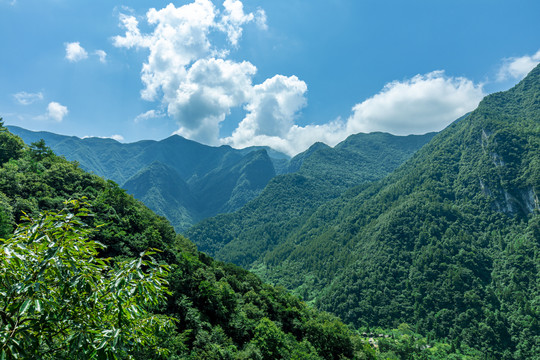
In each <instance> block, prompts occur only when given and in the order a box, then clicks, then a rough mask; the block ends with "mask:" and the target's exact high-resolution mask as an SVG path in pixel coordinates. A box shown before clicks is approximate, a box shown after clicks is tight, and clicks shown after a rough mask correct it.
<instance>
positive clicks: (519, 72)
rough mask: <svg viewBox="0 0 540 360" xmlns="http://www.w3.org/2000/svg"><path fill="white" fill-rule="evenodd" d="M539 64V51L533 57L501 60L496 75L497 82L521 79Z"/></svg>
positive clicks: (526, 56)
mask: <svg viewBox="0 0 540 360" xmlns="http://www.w3.org/2000/svg"><path fill="white" fill-rule="evenodd" d="M539 63H540V50H538V51H537V52H536V54H534V55H530V56H529V55H525V56H522V57H511V58H507V59H504V60H503V65H502V66H501V68H500V69H499V73H498V74H497V80H498V81H504V80H507V79H519V80H521V79H523V78H524V77H525V75H527V74H528V73H529V72H530V71H531V70H532V69H534V67H535V66H536V65H538V64H539Z"/></svg>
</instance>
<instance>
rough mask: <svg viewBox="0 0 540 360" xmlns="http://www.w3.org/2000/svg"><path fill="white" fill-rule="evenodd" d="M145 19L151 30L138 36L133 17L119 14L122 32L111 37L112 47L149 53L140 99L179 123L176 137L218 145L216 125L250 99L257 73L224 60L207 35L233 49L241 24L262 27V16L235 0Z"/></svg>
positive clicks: (200, 0)
mask: <svg viewBox="0 0 540 360" xmlns="http://www.w3.org/2000/svg"><path fill="white" fill-rule="evenodd" d="M146 20H147V22H148V23H149V24H150V25H153V26H154V29H153V31H152V32H151V33H148V34H142V33H141V32H140V30H139V24H138V21H137V19H136V18H135V17H134V16H131V15H124V14H122V15H120V22H121V26H122V27H123V28H124V29H125V30H126V31H125V34H124V35H123V36H116V37H114V38H113V43H114V45H115V46H117V47H126V48H143V49H148V50H149V55H148V59H147V61H146V62H145V63H144V64H143V67H142V75H141V79H142V81H143V83H144V89H143V90H142V91H141V97H142V98H143V99H145V100H149V101H156V100H160V101H161V102H162V103H163V104H164V105H165V106H166V107H167V112H168V115H169V116H171V117H173V118H174V119H175V120H176V121H177V122H178V124H179V129H178V130H177V131H176V133H178V134H180V135H182V136H185V137H187V138H190V139H194V140H197V141H201V142H205V143H208V144H217V143H218V135H219V124H220V123H221V122H222V121H223V120H224V119H225V117H226V116H227V115H228V114H230V112H231V108H233V107H237V106H241V105H242V104H244V103H246V102H247V101H248V100H249V98H250V94H251V92H252V91H253V86H252V78H253V75H254V74H255V72H256V70H257V69H256V67H255V66H254V65H252V64H251V63H249V62H246V61H243V62H236V61H232V60H229V59H226V57H227V56H228V54H229V49H227V48H217V47H215V46H214V45H213V44H212V43H211V41H210V38H211V35H212V34H215V33H217V34H220V33H221V34H224V35H226V38H227V39H228V42H229V44H230V45H232V46H237V45H238V41H239V39H240V37H241V36H242V27H243V26H244V25H245V24H246V23H248V22H256V23H257V24H259V26H264V25H265V24H266V22H265V17H264V12H263V11H262V10H260V11H258V12H256V13H245V12H244V9H243V4H242V2H241V1H239V0H225V1H224V2H223V9H222V10H221V11H220V10H219V9H217V8H216V7H215V6H214V4H213V3H212V2H211V1H210V0H195V1H193V2H192V3H189V4H186V5H183V6H180V7H178V8H177V7H175V6H174V5H173V4H169V5H168V6H166V7H165V8H163V9H161V10H156V9H150V10H149V11H148V12H147V14H146Z"/></svg>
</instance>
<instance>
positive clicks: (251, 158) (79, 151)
mask: <svg viewBox="0 0 540 360" xmlns="http://www.w3.org/2000/svg"><path fill="white" fill-rule="evenodd" d="M8 128H9V130H10V131H11V132H12V133H14V134H16V135H18V136H20V137H21V138H22V139H23V140H24V141H25V142H26V143H27V144H30V143H32V142H36V141H39V140H40V139H44V140H45V142H46V144H47V146H49V147H50V148H51V149H52V150H53V151H54V152H55V153H57V154H59V155H63V156H65V157H66V159H68V160H72V161H77V162H78V163H79V164H80V165H81V167H82V168H83V169H85V170H87V171H90V172H93V173H95V174H97V175H99V176H103V177H105V178H107V179H111V180H113V181H115V182H116V183H118V184H119V185H120V186H121V187H123V188H125V189H127V190H128V192H130V193H132V194H133V195H135V197H136V198H137V199H141V200H142V201H143V202H144V203H145V204H146V205H147V206H148V207H150V208H151V209H152V210H154V211H156V213H158V214H159V215H162V216H165V217H167V218H168V219H169V220H170V221H171V223H172V224H173V225H174V227H175V229H176V230H177V231H182V230H184V229H186V228H187V227H189V226H191V225H193V224H194V223H196V222H197V221H199V220H201V219H203V218H205V217H208V216H213V215H216V214H218V213H222V212H227V211H234V210H236V209H239V208H240V207H241V206H242V205H244V204H245V203H246V202H248V201H249V200H251V199H253V198H254V197H255V196H257V195H258V194H259V193H260V192H261V191H262V189H263V188H264V187H265V186H266V184H267V183H268V181H269V180H270V179H271V178H272V177H274V176H275V174H276V169H275V168H276V167H277V168H278V169H283V168H285V167H286V164H287V162H288V157H287V155H284V154H281V153H279V152H277V151H274V150H269V149H266V148H264V147H251V148H246V149H242V150H237V149H233V148H231V147H230V146H220V147H212V146H206V145H203V144H200V143H197V142H195V141H191V140H187V139H184V138H182V137H180V136H171V137H169V138H167V139H164V140H161V141H139V142H136V143H130V144H122V143H119V142H117V141H115V140H112V139H101V138H85V139H80V138H77V137H74V136H63V135H57V134H53V133H49V132H44V131H40V132H33V131H29V130H25V129H22V128H19V127H16V126H9V127H8ZM268 154H271V155H272V157H270V156H269V155H268Z"/></svg>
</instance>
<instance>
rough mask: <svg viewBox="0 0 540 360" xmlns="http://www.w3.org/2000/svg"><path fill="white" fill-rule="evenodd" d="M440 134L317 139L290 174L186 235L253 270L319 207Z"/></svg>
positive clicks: (384, 171) (376, 176)
mask: <svg viewBox="0 0 540 360" xmlns="http://www.w3.org/2000/svg"><path fill="white" fill-rule="evenodd" d="M434 135H435V134H434V133H430V134H426V135H410V136H394V135H390V134H386V133H371V134H356V135H351V136H350V137H349V138H347V139H346V140H345V141H343V142H341V143H340V144H338V145H336V146H335V147H334V148H331V147H329V146H327V145H325V144H322V143H316V144H314V145H312V146H311V147H310V148H309V149H308V150H306V151H305V152H303V153H301V154H298V155H297V156H295V157H294V158H292V159H291V160H290V161H289V164H288V171H289V172H291V173H290V174H284V175H280V176H276V177H275V178H274V179H272V180H271V181H270V182H269V183H268V185H267V186H266V188H265V189H264V191H263V192H262V193H261V194H260V195H259V196H258V197H257V198H255V199H254V200H253V201H251V202H249V203H248V204H246V205H245V206H244V207H243V208H242V209H240V210H238V211H237V212H235V213H233V214H224V215H219V216H217V217H215V218H211V219H207V220H204V221H202V222H201V223H199V224H197V225H196V226H194V227H193V228H191V229H190V230H189V231H188V232H187V233H186V234H187V236H188V237H189V238H190V239H191V240H192V241H193V242H195V243H196V244H197V246H199V249H200V250H201V251H204V252H207V253H209V254H211V255H212V256H216V257H217V258H218V259H221V260H225V261H232V262H234V263H236V264H239V265H242V266H244V267H247V268H249V267H250V266H252V264H253V263H254V262H255V261H257V260H259V261H260V260H261V259H262V258H263V257H264V256H265V254H266V253H267V252H268V251H270V250H272V249H273V248H274V247H275V246H276V245H279V244H281V243H283V242H284V241H285V239H286V238H287V237H288V236H289V234H290V233H291V232H292V231H293V229H295V228H298V227H299V226H300V224H302V223H303V222H304V221H305V220H306V219H307V217H309V216H310V215H311V214H312V213H313V211H315V209H316V208H317V207H318V206H320V205H321V204H323V203H324V202H326V201H328V200H330V199H334V198H336V197H338V196H339V195H340V194H342V193H343V192H344V191H345V190H347V189H349V188H351V187H353V186H355V185H358V184H362V183H367V182H370V181H375V180H378V179H381V178H382V177H384V176H386V175H388V174H389V173H391V172H392V171H393V170H394V169H395V168H397V167H398V166H399V165H401V164H402V163H403V162H404V161H405V160H407V159H408V158H410V157H411V156H412V155H413V154H414V152H415V151H417V150H418V149H419V148H421V147H422V145H424V144H425V143H427V142H428V141H429V140H430V139H431V138H432V137H433V136H434Z"/></svg>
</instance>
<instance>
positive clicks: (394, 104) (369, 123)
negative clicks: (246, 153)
mask: <svg viewBox="0 0 540 360" xmlns="http://www.w3.org/2000/svg"><path fill="white" fill-rule="evenodd" d="M146 22H147V23H148V24H149V25H150V26H151V27H152V31H151V32H149V33H142V32H141V31H140V29H139V22H138V20H137V18H136V17H135V16H133V15H125V14H122V15H120V26H121V27H122V28H123V29H124V30H125V33H124V34H123V35H120V36H116V37H114V38H113V43H114V45H115V46H117V47H124V48H137V49H143V50H147V51H148V52H149V54H148V58H147V60H146V61H145V62H144V64H143V65H142V71H141V79H142V81H143V84H144V87H143V89H142V90H141V97H142V98H143V99H145V100H148V101H160V102H161V103H162V106H163V108H164V109H167V115H168V116H170V117H171V118H173V119H175V120H176V121H177V122H178V126H179V127H178V130H177V131H176V132H175V133H176V134H179V135H181V136H184V137H187V138H190V139H193V140H196V141H200V142H204V143H207V144H212V145H217V144H229V145H231V146H233V147H245V146H250V145H268V146H270V147H273V148H275V149H277V150H280V151H283V152H285V153H287V154H289V155H294V154H297V153H299V152H301V151H303V150H305V149H306V148H307V147H309V146H310V145H311V144H313V143H314V142H316V141H322V142H325V143H327V144H328V145H331V146H332V145H335V144H337V143H338V142H340V141H342V140H344V139H345V138H346V137H347V136H349V135H351V134H354V133H358V132H371V131H387V132H391V133H394V134H411V133H417V134H419V133H425V132H428V131H435V130H441V129H442V128H444V127H445V126H446V125H448V124H449V123H450V122H451V121H453V120H455V119H457V118H458V117H460V116H461V115H463V114H465V113H466V112H468V111H471V110H473V109H474V108H475V107H476V105H477V104H478V102H479V101H480V100H481V99H482V97H483V96H484V92H483V88H482V85H481V84H474V83H473V82H472V81H470V80H468V79H465V78H460V77H449V76H446V75H445V74H444V72H442V71H435V72H431V73H428V74H425V75H417V76H415V77H413V78H411V79H408V80H403V81H394V82H391V83H389V84H387V85H386V86H385V87H384V88H383V89H382V90H381V91H380V92H379V93H378V94H376V95H375V96H373V97H371V98H369V99H367V100H365V101H363V102H361V103H359V104H357V105H355V106H354V107H353V109H352V113H351V115H350V116H349V117H348V118H346V119H344V120H343V119H337V120H334V121H331V122H329V123H327V124H323V125H307V126H299V125H297V124H296V123H295V120H296V119H297V118H298V116H299V115H300V114H301V111H302V109H303V108H304V107H305V106H306V104H307V100H306V93H307V85H306V83H305V82H303V81H302V80H300V79H298V77H296V76H294V75H292V76H284V75H275V76H273V77H271V78H269V79H266V80H265V81H263V82H262V83H261V84H253V78H254V75H255V73H256V71H257V68H256V67H255V65H253V64H251V63H250V62H247V61H236V60H231V59H229V58H228V57H229V52H230V51H231V50H232V49H233V48H235V47H237V46H239V40H240V39H241V37H242V33H243V31H244V27H245V25H246V24H248V23H254V24H256V25H257V26H258V27H259V28H262V29H265V28H266V26H267V25H266V14H265V13H264V11H263V10H258V11H255V12H252V13H246V12H245V11H244V6H243V4H242V2H241V1H240V0H224V1H223V2H222V6H221V7H219V8H218V7H216V6H215V5H214V4H213V3H212V1H210V0H194V1H193V2H191V3H189V4H186V5H183V6H180V7H175V6H174V5H173V4H169V5H168V6H166V7H165V8H163V9H160V10H156V9H150V10H149V11H148V12H147V13H146ZM216 34H217V35H221V37H224V38H225V39H226V42H224V43H226V44H227V46H228V47H227V46H225V47H222V48H220V47H217V46H216V44H215V42H214V40H215V39H216V38H219V36H217V37H216V36H214V35H216ZM235 107H243V108H244V110H245V111H246V115H245V117H244V119H243V120H242V121H241V122H240V123H239V124H238V127H237V128H236V129H235V130H234V131H233V133H232V134H231V136H229V137H227V138H222V139H220V138H219V129H220V124H221V123H222V122H223V120H224V119H225V118H226V116H227V115H229V114H230V113H231V109H233V108H235ZM157 115H158V113H157V112H155V111H154V110H150V111H149V112H146V113H144V114H141V115H139V116H137V118H136V119H135V121H136V122H138V121H142V120H145V119H149V118H155V117H157Z"/></svg>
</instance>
